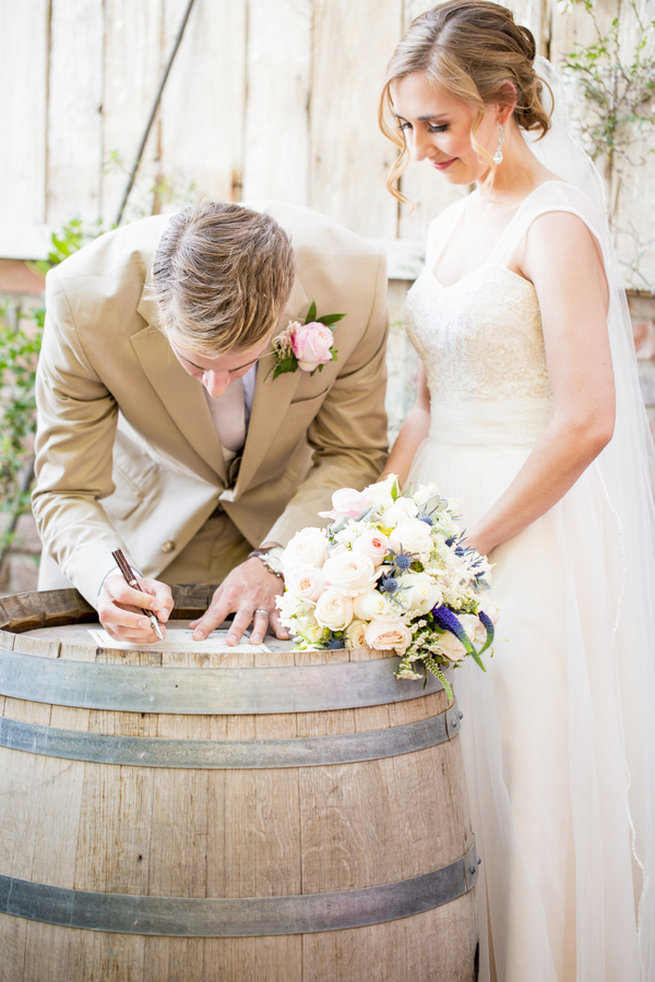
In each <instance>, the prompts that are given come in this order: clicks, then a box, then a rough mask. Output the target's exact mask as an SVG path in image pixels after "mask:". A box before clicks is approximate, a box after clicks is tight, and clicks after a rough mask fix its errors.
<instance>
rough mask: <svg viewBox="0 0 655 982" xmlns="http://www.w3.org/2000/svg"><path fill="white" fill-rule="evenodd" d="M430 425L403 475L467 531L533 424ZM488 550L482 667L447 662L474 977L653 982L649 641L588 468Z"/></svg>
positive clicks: (462, 420)
mask: <svg viewBox="0 0 655 982" xmlns="http://www.w3.org/2000/svg"><path fill="white" fill-rule="evenodd" d="M433 419H435V420H438V421H439V424H440V425H439V426H436V425H433V428H432V431H431V434H430V436H429V438H428V439H427V440H426V441H424V443H423V444H422V445H421V447H420V448H419V450H418V453H417V455H416V458H415V461H414V464H413V468H412V474H411V479H412V480H414V481H419V482H421V481H434V482H436V483H437V484H438V485H439V488H440V490H441V492H442V494H443V495H444V496H445V497H448V498H456V499H459V501H460V502H461V510H462V519H463V524H464V526H465V527H466V525H467V524H469V525H470V524H471V523H472V522H474V521H475V520H476V519H477V518H478V517H479V516H480V515H482V514H483V513H484V512H485V511H486V509H487V508H488V507H489V506H490V505H491V504H492V503H493V502H494V501H495V500H496V499H497V498H498V497H499V495H500V494H501V493H502V492H503V491H504V490H505V489H506V487H507V485H508V484H509V482H510V481H511V479H512V478H513V477H514V475H515V474H516V473H517V472H518V470H519V469H520V467H521V465H522V464H523V462H524V461H525V459H526V457H527V456H528V454H529V452H530V450H531V448H532V445H533V443H534V440H535V438H536V436H537V435H538V431H539V429H540V427H541V426H542V425H543V420H542V419H541V418H540V417H539V415H538V414H537V416H536V417H534V418H528V419H526V420H521V421H519V424H518V425H517V419H516V417H515V416H513V417H511V418H508V419H507V420H504V419H502V418H499V416H498V414H491V415H490V416H488V417H487V418H486V422H485V419H481V418H480V413H479V412H476V413H475V418H474V419H473V418H472V417H471V418H468V417H467V411H466V408H465V407H441V409H440V407H433ZM490 558H491V560H492V562H493V563H495V567H494V570H493V583H492V587H491V598H492V599H493V601H494V603H495V604H497V606H498V607H499V609H500V619H499V621H498V624H497V625H496V642H495V644H494V654H493V657H491V658H489V657H487V656H485V659H486V663H487V671H486V673H483V672H481V671H480V669H479V668H478V667H477V666H476V665H475V664H474V663H473V662H472V660H470V659H469V660H468V661H469V663H468V664H466V665H465V667H463V668H461V669H457V670H456V671H455V672H454V673H453V683H454V687H455V689H456V693H457V699H458V703H459V705H460V708H461V709H462V711H463V713H464V718H463V721H462V731H461V739H462V744H463V751H464V760H465V768H466V774H467V783H468V787H469V795H470V805H471V814H472V818H473V825H474V831H475V834H476V837H477V842H478V851H479V853H480V855H481V857H482V867H481V871H482V875H481V878H480V881H479V886H478V888H477V889H478V896H479V900H480V904H481V915H482V920H481V923H484V922H485V918H486V920H487V923H488V932H483V935H484V936H483V937H482V938H481V949H482V951H481V956H482V958H481V965H482V971H481V975H480V978H481V979H482V980H483V982H486V980H488V979H492V980H498V982H556V980H557V982H618V980H621V982H639V980H640V982H644V980H646V979H648V980H649V982H650V978H651V974H650V973H651V969H647V968H645V967H644V966H645V965H646V964H648V965H649V966H652V947H650V946H652V935H653V930H654V926H653V924H652V922H651V921H650V918H651V916H652V911H653V904H652V889H651V890H650V891H648V890H645V889H644V887H645V883H646V878H647V876H648V875H649V873H652V869H647V870H644V869H643V868H642V867H643V865H644V864H647V865H648V864H649V863H650V862H651V859H652V843H651V837H652V835H653V833H654V831H655V827H654V826H653V815H652V800H651V797H650V790H651V787H652V784H651V778H650V777H649V775H648V774H645V773H644V770H645V769H646V768H648V767H649V766H650V765H649V763H648V761H649V759H651V758H650V753H651V749H649V748H652V743H653V741H652V729H653V727H654V725H655V724H654V723H653V720H652V718H650V719H649V718H648V713H649V711H650V709H652V707H649V703H648V699H649V698H650V694H651V693H652V692H653V691H655V686H654V685H653V681H652V677H651V678H648V679H640V678H638V677H636V676H635V671H634V669H633V666H632V662H631V658H630V654H631V651H632V649H633V646H635V645H643V644H645V643H646V644H648V645H650V648H651V650H652V648H653V643H652V640H651V637H650V635H648V636H647V630H652V626H651V625H645V624H643V623H642V619H640V613H639V603H638V597H636V596H634V590H635V585H634V584H631V582H630V562H629V556H626V554H625V543H624V541H623V539H622V529H621V523H620V520H619V516H617V515H616V514H615V513H614V511H613V509H612V505H611V502H610V500H609V498H608V494H607V491H606V488H605V487H604V485H603V482H602V479H601V476H600V473H599V469H598V468H597V467H596V466H595V465H592V466H591V467H590V468H589V469H588V470H587V471H586V472H585V473H584V474H583V475H582V477H581V478H580V479H579V480H578V481H577V483H576V484H575V485H574V487H573V488H572V489H571V490H570V491H569V493H568V494H567V495H566V496H565V497H564V498H563V499H562V500H561V501H560V502H559V503H558V504H557V505H556V506H555V507H554V508H552V509H550V510H549V511H548V512H547V513H546V514H545V515H544V516H543V517H542V518H540V519H539V520H538V521H536V522H534V523H533V524H532V525H531V526H529V527H528V528H527V529H525V530H524V531H523V532H522V533H521V534H520V535H517V536H516V537H515V538H513V539H512V540H510V541H508V542H506V543H504V544H503V545H502V546H500V547H499V548H497V549H496V550H494V552H493V554H492V556H491V557H490ZM637 587H638V585H637ZM631 592H632V593H633V595H632V596H631ZM646 745H648V746H646ZM644 751H645V752H644ZM647 973H648V974H647Z"/></svg>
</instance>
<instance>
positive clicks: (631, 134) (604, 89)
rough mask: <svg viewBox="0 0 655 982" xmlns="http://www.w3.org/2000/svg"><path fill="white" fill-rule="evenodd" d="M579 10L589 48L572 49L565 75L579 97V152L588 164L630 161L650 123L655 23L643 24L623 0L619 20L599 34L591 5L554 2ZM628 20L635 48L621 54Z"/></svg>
mask: <svg viewBox="0 0 655 982" xmlns="http://www.w3.org/2000/svg"><path fill="white" fill-rule="evenodd" d="M560 2H561V3H566V5H567V6H569V7H575V6H577V7H580V6H582V7H584V9H585V11H586V13H587V14H588V15H589V17H590V19H591V22H592V24H593V30H594V34H595V39H594V41H592V43H591V44H588V45H583V44H576V45H574V49H573V51H572V52H571V53H570V54H568V55H567V56H566V61H565V63H564V70H565V72H567V73H569V74H570V75H571V76H572V78H573V79H574V81H575V84H576V87H577V90H578V92H580V93H581V94H582V95H583V97H584V107H585V110H584V115H583V116H582V118H580V119H579V127H580V131H581V136H582V138H583V140H584V142H585V149H586V150H587V152H588V153H589V155H590V156H591V157H592V159H595V160H597V159H599V158H602V157H605V158H607V159H608V161H609V163H610V167H611V165H612V163H614V159H615V158H616V156H617V155H618V156H630V153H631V151H633V150H634V148H635V146H636V145H637V143H638V142H639V141H640V139H641V137H642V136H643V133H644V132H645V130H646V128H647V127H652V125H653V123H655V32H654V28H655V20H644V18H643V17H642V15H641V14H640V11H639V9H638V7H637V4H636V2H635V0H624V2H623V4H622V8H621V19H619V17H618V16H617V17H615V18H614V19H613V20H612V21H611V23H610V25H609V27H608V28H607V29H606V30H603V29H602V28H601V26H600V23H599V20H598V14H597V10H596V7H597V4H595V3H594V2H593V0H560ZM629 18H632V19H633V21H634V23H633V25H632V26H633V27H634V28H635V37H636V39H637V40H636V43H635V45H634V48H633V49H632V50H629V51H626V50H625V45H624V44H622V42H621V27H622V25H623V24H625V23H626V21H627V20H628V19H629Z"/></svg>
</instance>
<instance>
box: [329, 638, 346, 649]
mask: <svg viewBox="0 0 655 982" xmlns="http://www.w3.org/2000/svg"><path fill="white" fill-rule="evenodd" d="M345 647H346V642H345V641H344V639H343V638H336V637H332V638H330V640H329V641H328V650H330V651H336V650H337V649H338V648H345Z"/></svg>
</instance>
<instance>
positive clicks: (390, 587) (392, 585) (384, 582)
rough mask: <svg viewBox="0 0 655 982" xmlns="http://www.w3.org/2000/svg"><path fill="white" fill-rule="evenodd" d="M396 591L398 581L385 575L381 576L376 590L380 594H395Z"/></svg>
mask: <svg viewBox="0 0 655 982" xmlns="http://www.w3.org/2000/svg"><path fill="white" fill-rule="evenodd" d="M397 589H398V580H397V579H396V577H395V576H391V575H390V574H387V575H386V576H383V577H382V578H381V579H380V580H379V582H378V590H379V591H380V593H395V592H396V590H397Z"/></svg>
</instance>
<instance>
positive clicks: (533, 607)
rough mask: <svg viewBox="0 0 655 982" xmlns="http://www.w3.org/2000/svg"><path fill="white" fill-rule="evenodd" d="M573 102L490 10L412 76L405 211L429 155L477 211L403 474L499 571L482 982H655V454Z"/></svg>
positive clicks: (483, 9) (445, 259) (470, 708)
mask: <svg viewBox="0 0 655 982" xmlns="http://www.w3.org/2000/svg"><path fill="white" fill-rule="evenodd" d="M553 89H554V80H553V79H552V76H551V72H550V66H549V65H548V63H547V62H545V61H544V60H543V59H539V58H537V59H535V43H534V39H533V37H532V34H531V33H530V32H529V31H528V30H527V29H526V28H524V27H520V26H518V25H517V24H515V23H514V20H513V16H512V14H511V13H510V12H509V11H508V10H506V9H505V8H504V7H501V6H499V5H497V4H495V3H488V2H484V0H471V2H460V0H449V2H446V3H442V4H440V5H439V6H438V7H436V8H435V9H434V10H431V11H428V12H427V13H425V14H422V15H421V16H420V17H418V18H417V19H416V20H415V21H414V22H413V24H412V25H411V27H410V28H409V31H408V33H407V34H406V36H405V37H404V38H403V40H402V41H401V42H400V44H399V45H398V47H397V49H396V51H395V53H394V55H393V57H392V59H391V62H390V64H389V67H388V72H387V78H386V84H385V88H384V92H383V96H382V103H381V125H382V128H383V130H384V132H385V133H386V135H387V136H389V137H390V138H391V139H392V140H393V141H394V143H396V145H397V146H398V148H399V150H400V155H399V158H398V160H397V162H396V164H395V166H394V169H393V170H392V174H391V177H390V187H391V188H392V189H393V185H394V182H395V180H396V179H397V178H398V176H399V175H400V174H401V173H402V170H403V168H404V166H405V164H406V162H407V159H408V156H409V154H410V153H412V154H413V155H414V156H415V157H416V158H417V159H418V160H426V161H427V162H428V163H429V164H430V165H431V166H433V167H434V168H435V170H436V171H438V172H440V173H441V175H442V176H443V177H444V178H445V179H446V180H447V181H450V182H452V183H453V184H457V185H464V186H468V185H475V190H474V191H473V192H472V193H471V194H468V195H465V196H464V197H462V198H461V199H460V200H458V201H457V202H456V203H455V204H454V205H451V206H450V207H449V208H447V209H446V210H445V211H444V212H443V213H442V214H440V215H439V216H438V217H437V218H436V219H435V220H434V222H433V223H432V225H431V227H430V230H429V235H428V242H427V250H426V264H425V269H424V271H423V273H422V274H421V276H420V277H419V279H418V280H417V281H416V283H415V284H414V286H413V287H412V289H411V290H410V292H409V295H408V299H407V305H406V326H407V330H408V332H409V335H410V338H411V340H412V342H413V344H414V345H415V347H416V348H417V350H418V353H419V355H420V358H421V363H422V364H421V368H420V373H419V381H418V394H417V399H416V404H415V407H414V408H413V410H412V411H411V412H410V414H409V416H408V417H407V420H406V421H405V423H404V425H403V427H402V429H401V432H400V434H399V436H398V439H397V441H396V443H395V446H394V448H393V451H392V454H391V457H390V459H389V463H388V465H387V471H388V472H395V473H396V474H398V475H399V476H400V477H401V480H402V481H403V482H407V481H412V480H416V481H430V480H432V481H436V482H437V483H438V484H439V486H440V487H441V489H442V491H443V493H444V494H446V495H448V496H449V497H451V496H453V497H456V498H458V499H460V501H461V503H462V514H463V521H464V525H465V527H466V529H467V539H468V544H470V545H471V546H473V547H475V548H476V549H478V550H479V551H480V552H482V553H486V554H488V555H490V558H491V561H492V562H493V563H494V564H495V568H494V578H493V586H492V591H493V600H494V602H495V603H496V604H497V606H498V607H499V608H500V612H501V614H500V620H499V623H498V625H497V641H496V644H495V654H494V658H493V659H492V661H491V662H490V664H489V667H488V671H487V674H486V675H483V674H482V673H480V672H479V670H478V669H477V668H476V667H475V666H473V668H472V670H469V668H468V666H467V668H464V669H462V670H461V671H460V672H458V673H457V675H458V677H457V678H456V680H455V681H456V684H457V688H458V701H459V703H460V705H463V707H464V712H465V719H464V728H463V730H462V741H463V750H464V757H465V766H466V771H467V781H468V784H469V793H470V797H471V811H472V815H473V820H474V830H475V833H476V836H477V841H478V849H479V852H480V855H481V856H482V860H483V863H482V870H483V873H484V875H483V879H481V881H480V887H479V888H478V889H479V893H480V894H481V897H480V899H481V901H482V903H481V905H480V908H481V916H484V917H486V918H487V919H488V931H482V932H481V935H482V936H481V947H482V973H481V978H483V979H489V978H491V979H497V980H498V982H555V980H558V982H569V980H570V982H574V980H575V982H616V980H617V979H621V980H622V982H637V980H642V982H645V980H650V982H652V980H654V979H655V937H654V935H655V901H654V895H653V891H654V890H655V882H654V879H655V864H654V855H653V847H654V840H655V820H654V815H653V781H654V775H655V668H654V665H655V642H654V641H653V629H654V625H655V554H654V546H655V543H654V533H655V518H654V507H653V498H652V492H651V488H650V484H649V474H648V466H649V463H650V462H652V459H653V454H652V443H651V441H650V436H649V433H648V428H647V420H646V415H645V411H644V407H643V403H642V401H641V396H640V392H639V384H638V377H637V370H636V362H635V358H634V351H633V348H632V339H631V333H630V323H629V318H628V315H627V307H626V303H625V297H624V295H623V293H622V290H621V288H620V284H619V281H618V278H617V274H616V272H615V271H614V269H613V266H612V259H611V255H610V246H609V235H608V230H607V223H606V217H605V213H604V204H603V197H602V191H601V190H600V185H599V178H598V175H597V174H596V172H595V170H594V168H593V166H592V165H591V163H590V162H589V161H588V159H587V158H586V157H585V156H584V155H583V154H582V153H581V151H579V150H578V149H577V148H576V147H575V146H574V144H573V143H572V142H571V141H570V140H569V138H568V136H567V133H566V122H565V119H564V118H560V117H561V106H560V105H559V100H558V98H557V97H555V100H554V101H555V106H554V110H555V111H554V113H553V114H552V119H551V113H550V112H549V111H548V109H547V108H546V103H548V104H550V103H552V100H553ZM549 108H552V106H549ZM393 193H395V194H396V196H397V197H401V198H402V196H401V195H399V194H398V192H396V191H395V189H394V190H393ZM485 891H486V894H485Z"/></svg>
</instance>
